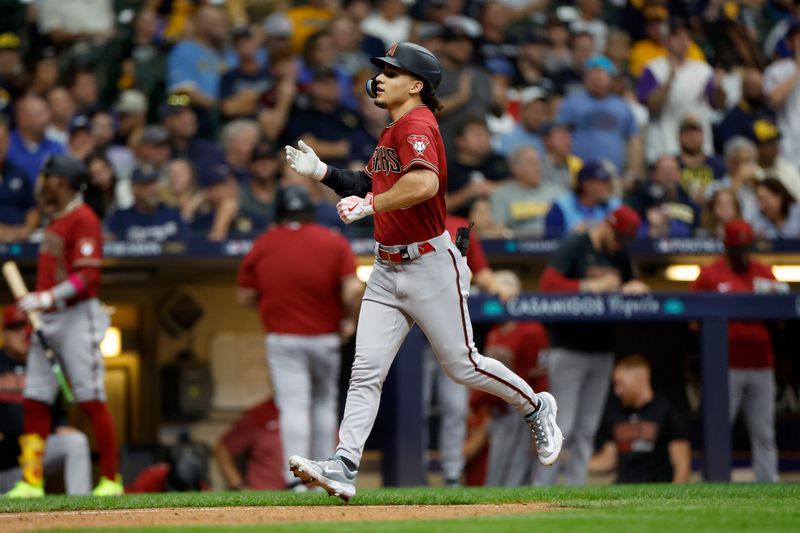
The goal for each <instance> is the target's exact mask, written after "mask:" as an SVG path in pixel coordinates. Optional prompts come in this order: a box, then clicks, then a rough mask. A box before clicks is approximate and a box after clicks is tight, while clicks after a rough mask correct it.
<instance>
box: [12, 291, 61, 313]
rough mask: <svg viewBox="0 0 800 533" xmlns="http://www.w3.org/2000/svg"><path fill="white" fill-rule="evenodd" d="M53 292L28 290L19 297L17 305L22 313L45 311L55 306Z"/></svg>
mask: <svg viewBox="0 0 800 533" xmlns="http://www.w3.org/2000/svg"><path fill="white" fill-rule="evenodd" d="M55 303H56V302H55V299H54V298H53V293H52V292H50V291H40V292H29V293H28V294H26V295H25V296H23V297H22V298H20V299H19V301H18V302H17V307H18V308H19V310H20V311H22V312H23V313H31V312H34V311H47V310H48V309H52V308H53V307H54V306H55Z"/></svg>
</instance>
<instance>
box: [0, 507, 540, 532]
mask: <svg viewBox="0 0 800 533" xmlns="http://www.w3.org/2000/svg"><path fill="white" fill-rule="evenodd" d="M548 510H550V507H549V506H548V505H546V504H543V503H513V504H503V505H374V506H366V505H365V506H358V505H352V506H339V505H337V506H314V507H296V506H276V507H199V508H179V509H130V510H115V511H54V512H49V513H9V514H0V531H3V532H4V533H17V532H18V531H41V530H46V529H55V528H89V527H111V526H113V527H136V526H191V525H214V524H220V525H222V524H276V523H281V522H360V521H371V520H374V521H381V522H385V521H397V520H437V519H444V518H469V517H474V516H490V515H504V514H515V513H533V512H541V511H548Z"/></svg>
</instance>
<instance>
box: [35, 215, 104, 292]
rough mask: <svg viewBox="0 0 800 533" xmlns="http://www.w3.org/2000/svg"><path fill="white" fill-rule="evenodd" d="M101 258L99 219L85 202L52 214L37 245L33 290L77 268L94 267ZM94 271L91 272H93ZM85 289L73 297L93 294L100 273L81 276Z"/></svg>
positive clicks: (44, 287) (48, 286)
mask: <svg viewBox="0 0 800 533" xmlns="http://www.w3.org/2000/svg"><path fill="white" fill-rule="evenodd" d="M102 259H103V237H102V228H101V225H100V220H99V219H98V218H97V215H95V214H94V211H92V210H91V208H90V207H89V206H87V205H86V204H79V205H78V206H77V207H75V208H74V209H72V210H71V211H69V212H67V213H65V214H63V215H61V216H59V217H54V218H53V219H52V220H51V221H50V223H49V224H48V225H47V229H46V230H45V232H44V239H43V240H42V244H41V245H40V246H39V263H38V270H37V273H36V290H37V291H45V290H49V289H52V288H53V287H55V286H56V285H58V284H59V283H61V282H62V281H64V280H66V279H67V278H69V277H70V276H71V275H72V274H75V273H76V272H78V271H79V270H83V269H87V268H90V269H96V272H98V273H99V271H100V266H101V262H102ZM93 274H94V273H93ZM84 278H85V281H86V282H87V285H86V289H85V290H84V291H82V292H81V293H80V294H78V295H77V296H76V297H75V298H74V299H73V300H74V301H78V300H86V299H88V298H94V297H95V296H97V293H98V291H99V290H100V276H99V275H92V276H85V277H84Z"/></svg>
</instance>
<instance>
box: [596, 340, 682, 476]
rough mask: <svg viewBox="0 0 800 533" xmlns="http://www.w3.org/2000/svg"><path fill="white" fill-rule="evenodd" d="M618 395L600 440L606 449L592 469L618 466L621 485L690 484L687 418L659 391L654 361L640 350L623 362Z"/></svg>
mask: <svg viewBox="0 0 800 533" xmlns="http://www.w3.org/2000/svg"><path fill="white" fill-rule="evenodd" d="M613 382H614V395H615V398H613V399H612V400H611V401H610V402H609V405H608V408H607V410H606V415H605V421H604V423H603V426H602V428H601V431H600V436H599V440H600V442H602V443H603V446H602V448H601V449H600V451H599V452H598V453H597V454H595V456H594V457H592V460H591V462H590V463H589V470H590V471H592V472H608V471H611V470H613V469H614V468H616V471H617V480H616V482H617V483H652V482H663V483H669V482H672V483H686V482H687V481H689V475H690V473H691V466H690V462H691V446H690V445H689V436H688V430H687V428H686V421H685V420H684V419H683V417H682V416H680V414H679V413H678V412H677V411H676V410H675V408H674V407H672V405H671V404H670V403H669V401H668V400H667V399H666V398H664V397H662V396H660V395H658V394H656V393H654V392H653V387H652V385H651V384H650V364H649V363H648V362H647V359H646V358H645V357H644V356H642V355H638V354H634V355H629V356H626V357H624V358H622V359H621V360H620V361H618V362H617V364H616V367H615V368H614V375H613Z"/></svg>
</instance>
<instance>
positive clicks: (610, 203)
mask: <svg viewBox="0 0 800 533" xmlns="http://www.w3.org/2000/svg"><path fill="white" fill-rule="evenodd" d="M612 182H613V176H612V175H611V173H610V172H609V171H608V169H607V168H606V167H605V165H603V164H602V163H598V162H596V161H587V162H586V164H584V165H583V167H582V168H581V169H580V170H579V171H578V180H577V184H576V187H575V190H574V191H571V192H569V193H567V194H566V195H564V196H562V197H560V198H558V199H557V200H556V201H554V202H553V205H552V206H551V207H550V211H548V212H547V216H546V217H545V223H544V224H545V237H546V238H548V239H554V238H559V237H563V236H564V235H567V234H569V233H574V232H576V231H584V230H586V229H587V228H591V227H592V226H594V225H596V224H598V223H600V222H602V221H603V219H605V217H606V215H608V214H609V213H610V212H611V210H613V209H615V208H616V207H619V205H620V204H621V202H620V199H619V198H617V197H616V196H614V187H613V183H612Z"/></svg>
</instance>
